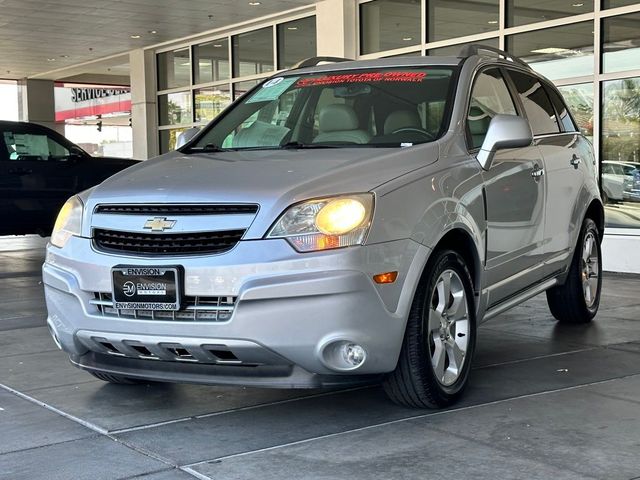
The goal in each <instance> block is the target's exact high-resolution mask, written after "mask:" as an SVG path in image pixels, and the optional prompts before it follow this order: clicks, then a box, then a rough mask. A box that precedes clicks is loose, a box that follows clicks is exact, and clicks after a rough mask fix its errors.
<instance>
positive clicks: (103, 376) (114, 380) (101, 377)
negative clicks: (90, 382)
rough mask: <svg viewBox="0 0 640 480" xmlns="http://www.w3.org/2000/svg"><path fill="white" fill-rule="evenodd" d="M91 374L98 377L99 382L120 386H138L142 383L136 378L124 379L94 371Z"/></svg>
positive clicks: (119, 376)
mask: <svg viewBox="0 0 640 480" xmlns="http://www.w3.org/2000/svg"><path fill="white" fill-rule="evenodd" d="M89 373H90V374H91V375H93V376H94V377H96V378H97V379H98V380H102V381H103V382H109V383H115V384H119V385H136V384H138V383H142V381H139V380H136V379H135V378H130V377H123V376H121V375H112V374H111V373H104V372H94V371H89Z"/></svg>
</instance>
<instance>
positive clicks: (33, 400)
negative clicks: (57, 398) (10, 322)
mask: <svg viewBox="0 0 640 480" xmlns="http://www.w3.org/2000/svg"><path fill="white" fill-rule="evenodd" d="M0 388H2V389H4V390H6V391H8V392H10V393H12V394H14V395H16V396H17V397H19V398H22V399H23V400H27V401H28V402H31V403H34V404H36V405H38V406H40V407H43V408H45V409H46V410H49V411H51V412H53V413H56V414H58V415H60V416H62V417H64V418H66V419H68V420H71V421H73V422H76V423H78V424H80V425H82V426H83V427H85V428H88V429H89V430H91V431H93V432H96V433H98V434H100V435H102V436H105V437H107V438H108V439H110V440H111V441H113V442H115V443H118V444H120V445H122V446H123V447H126V448H128V449H129V450H132V451H134V452H136V453H138V454H140V455H144V456H147V457H149V458H152V459H154V460H156V461H158V462H161V463H164V464H165V465H167V466H169V467H178V465H176V464H175V463H172V462H171V461H170V460H168V459H166V458H164V457H162V456H160V455H157V454H156V453H154V452H151V451H148V450H145V449H141V448H139V447H136V446H134V445H131V444H129V443H128V442H125V441H122V440H121V439H119V438H116V437H114V436H113V435H112V434H110V433H109V431H108V430H106V429H104V428H102V427H99V426H97V425H94V424H92V423H90V422H87V421H86V420H83V419H81V418H78V417H76V416H74V415H71V414H69V413H67V412H64V411H62V410H60V409H58V408H56V407H53V406H51V405H49V404H47V403H45V402H42V401H40V400H38V399H36V398H33V397H30V396H29V395H26V394H24V393H22V392H19V391H18V390H16V389H14V388H11V387H8V386H7V385H4V384H2V383H0ZM76 440H77V439H76ZM45 446H46V445H45ZM36 448H42V446H41V447H36Z"/></svg>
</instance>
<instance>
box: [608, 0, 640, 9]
mask: <svg viewBox="0 0 640 480" xmlns="http://www.w3.org/2000/svg"><path fill="white" fill-rule="evenodd" d="M637 3H638V0H602V8H616V7H626V6H627V5H635V4H637Z"/></svg>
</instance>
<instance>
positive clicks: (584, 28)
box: [507, 22, 594, 79]
mask: <svg viewBox="0 0 640 480" xmlns="http://www.w3.org/2000/svg"><path fill="white" fill-rule="evenodd" d="M593 41H594V37H593V22H581V23H574V24H572V25H563V26H561V27H554V28H548V29H545V30H541V31H534V32H527V33H519V34H517V35H511V36H509V37H507V46H508V47H507V48H508V50H509V52H510V53H513V54H514V55H516V56H518V57H520V58H521V59H523V60H524V61H525V62H527V63H528V64H529V65H531V67H532V68H533V69H534V70H536V71H538V72H540V73H541V74H542V75H544V76H546V77H547V78H550V79H558V78H571V77H580V76H583V75H591V74H593Z"/></svg>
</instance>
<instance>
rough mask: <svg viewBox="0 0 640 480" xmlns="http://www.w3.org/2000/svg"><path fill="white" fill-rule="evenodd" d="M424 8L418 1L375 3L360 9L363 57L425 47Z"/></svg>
mask: <svg viewBox="0 0 640 480" xmlns="http://www.w3.org/2000/svg"><path fill="white" fill-rule="evenodd" d="M420 18H421V6H420V2H416V1H415V0H374V1H373V2H367V3H363V4H362V5H360V53H361V54H363V55H364V54H367V53H375V52H382V51H385V50H393V49H394V48H402V47H410V46H412V45H419V44H420V43H421V38H420V37H421V35H422V33H421V27H420Z"/></svg>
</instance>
